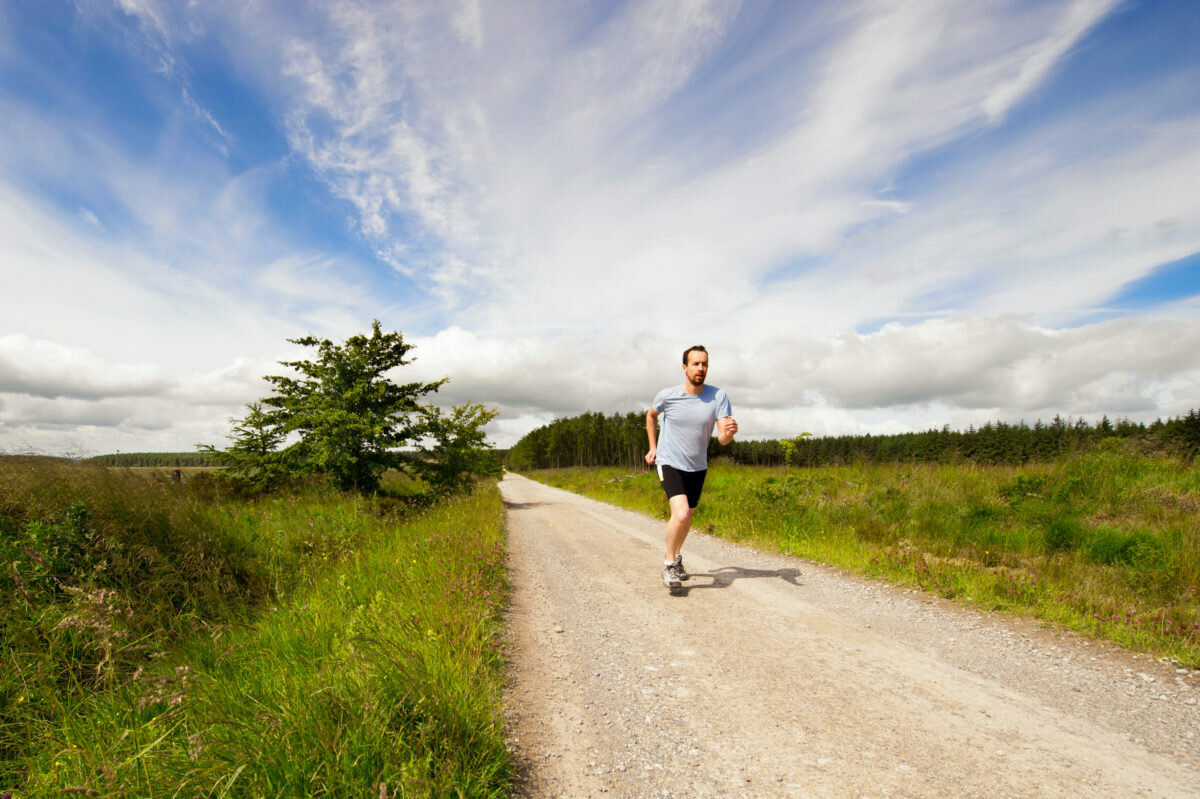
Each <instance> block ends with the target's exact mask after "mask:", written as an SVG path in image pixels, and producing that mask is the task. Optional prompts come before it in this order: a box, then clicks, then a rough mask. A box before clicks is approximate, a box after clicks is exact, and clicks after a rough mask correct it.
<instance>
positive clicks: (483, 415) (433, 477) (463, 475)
mask: <svg viewBox="0 0 1200 799" xmlns="http://www.w3.org/2000/svg"><path fill="white" fill-rule="evenodd" d="M422 413H423V414H424V417H425V435H426V439H427V440H428V441H430V442H432V443H431V444H429V445H428V446H427V447H426V448H424V449H423V451H422V454H421V457H420V458H418V459H415V460H414V461H413V462H412V466H413V469H414V470H415V471H416V472H417V474H418V475H419V476H420V477H421V479H423V480H424V481H425V482H426V483H428V484H429V485H430V486H431V487H432V488H433V489H434V490H435V491H437V492H438V493H453V492H458V491H464V490H466V489H469V488H470V487H471V485H472V484H473V480H474V477H475V476H476V475H479V476H481V477H489V476H499V475H500V473H501V467H500V457H499V456H498V455H497V454H496V452H495V450H493V449H492V448H491V445H490V444H489V443H488V442H487V438H486V434H485V433H484V430H483V428H484V427H485V426H486V425H487V423H488V422H490V421H491V420H492V419H495V418H496V414H497V411H496V409H495V408H485V407H484V406H483V405H481V404H479V403H467V404H466V405H456V406H454V408H453V409H451V410H450V412H449V413H445V412H443V411H442V410H441V409H440V408H437V407H435V406H433V405H428V406H426V407H425V408H424V409H423V411H422Z"/></svg>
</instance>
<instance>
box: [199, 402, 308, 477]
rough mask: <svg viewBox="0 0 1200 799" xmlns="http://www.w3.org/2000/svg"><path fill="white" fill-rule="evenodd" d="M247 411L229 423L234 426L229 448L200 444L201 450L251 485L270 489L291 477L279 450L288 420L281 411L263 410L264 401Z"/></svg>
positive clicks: (251, 406) (247, 407) (254, 404)
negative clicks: (220, 448) (285, 421)
mask: <svg viewBox="0 0 1200 799" xmlns="http://www.w3.org/2000/svg"><path fill="white" fill-rule="evenodd" d="M246 409H247V411H248V412H247V414H246V415H245V416H244V417H242V418H241V419H238V418H237V417H232V418H230V420H229V422H230V424H231V425H232V426H233V427H232V429H231V430H230V433H229V435H228V436H226V437H227V438H228V439H229V447H228V449H225V450H218V449H216V448H215V447H213V446H212V445H210V444H200V445H198V446H197V449H198V450H199V451H200V452H201V453H203V454H206V455H209V456H210V457H211V459H212V460H213V461H215V462H216V463H218V464H220V465H221V466H225V467H228V468H229V469H230V470H231V471H233V472H234V473H236V474H238V475H239V476H241V477H243V478H245V479H246V480H248V481H249V482H251V483H253V484H255V485H257V486H260V487H263V488H266V487H269V486H271V485H274V484H275V483H277V482H278V481H279V480H280V479H281V478H283V477H285V476H286V475H287V467H286V464H285V462H284V459H283V457H282V455H281V453H280V452H279V451H278V449H279V445H280V444H282V443H283V441H284V439H285V438H286V437H287V431H286V429H285V427H284V419H283V418H282V416H280V414H279V413H277V412H274V411H270V410H263V407H262V403H261V402H251V403H248V404H247V405H246Z"/></svg>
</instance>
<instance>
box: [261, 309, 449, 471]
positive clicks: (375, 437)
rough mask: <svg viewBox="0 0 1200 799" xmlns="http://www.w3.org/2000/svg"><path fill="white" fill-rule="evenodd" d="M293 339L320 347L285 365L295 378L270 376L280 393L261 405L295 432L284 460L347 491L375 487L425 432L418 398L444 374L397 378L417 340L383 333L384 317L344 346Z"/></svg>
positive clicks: (438, 383)
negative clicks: (415, 379)
mask: <svg viewBox="0 0 1200 799" xmlns="http://www.w3.org/2000/svg"><path fill="white" fill-rule="evenodd" d="M288 340H289V341H291V342H292V343H293V344H299V345H301V346H304V347H312V348H313V349H315V350H316V351H317V352H316V356H315V357H314V358H312V359H310V360H302V361H281V362H280V364H281V365H283V366H287V367H290V368H291V369H293V370H294V371H295V372H296V376H294V377H293V376H287V375H270V376H268V377H266V378H265V379H266V381H267V382H268V383H270V384H271V385H272V386H274V388H275V393H274V394H273V395H272V396H270V397H267V398H265V399H264V400H262V403H263V404H264V405H266V406H268V407H270V408H273V409H275V412H276V413H277V414H278V416H279V418H280V419H281V420H282V426H281V429H282V430H283V432H284V433H285V434H287V435H292V434H295V435H296V441H295V443H293V444H291V445H290V446H288V447H287V448H286V449H284V450H283V452H282V453H281V457H282V459H283V461H284V462H285V463H286V464H287V466H288V468H289V469H290V470H291V471H293V472H294V473H299V474H322V475H326V476H327V477H328V478H329V479H330V481H331V482H333V483H334V484H335V485H336V486H338V487H339V488H342V489H353V490H357V491H361V492H364V493H369V492H371V491H374V490H375V489H377V488H378V487H379V478H380V476H381V475H382V474H383V472H384V471H385V470H387V469H388V468H391V467H396V466H401V465H402V464H401V456H400V453H399V452H398V451H397V450H398V449H399V448H400V447H403V446H405V445H409V444H412V443H414V442H415V441H416V439H417V438H418V437H419V436H420V435H421V432H422V429H423V417H422V414H421V406H420V405H419V404H418V402H419V400H420V399H421V398H422V397H424V396H425V395H426V394H428V393H430V392H433V391H437V389H438V387H439V386H441V385H442V384H443V383H445V382H446V380H445V378H443V379H442V380H438V381H435V382H433V383H420V382H414V383H396V382H393V381H392V380H391V379H390V378H389V377H388V373H389V372H391V371H392V370H393V369H396V368H398V367H401V366H406V365H407V364H409V363H411V359H408V358H406V357H405V356H406V355H407V354H408V352H409V350H411V349H412V345H411V344H406V343H405V342H404V337H403V336H402V335H401V333H400V332H399V331H393V332H391V333H384V332H383V331H382V330H381V329H380V325H379V320H378V319H376V320H374V321H373V322H372V323H371V335H369V336H363V335H358V336H351V337H350V338H348V339H346V341H345V343H343V344H334V343H333V342H332V341H329V340H328V339H318V338H315V337H313V336H305V337H304V338H296V339H288Z"/></svg>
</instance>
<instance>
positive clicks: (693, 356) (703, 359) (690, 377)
mask: <svg viewBox="0 0 1200 799" xmlns="http://www.w3.org/2000/svg"><path fill="white" fill-rule="evenodd" d="M683 373H684V375H685V376H686V377H687V381H688V382H689V383H691V384H692V385H693V386H702V385H704V378H705V376H706V375H708V353H707V352H698V351H696V350H692V351H691V352H689V353H688V362H687V366H685V367H683Z"/></svg>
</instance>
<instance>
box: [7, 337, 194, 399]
mask: <svg viewBox="0 0 1200 799" xmlns="http://www.w3.org/2000/svg"><path fill="white" fill-rule="evenodd" d="M169 385H170V384H169V381H167V380H165V379H164V378H163V376H162V375H161V374H160V373H159V371H158V369H157V368H156V367H155V366H154V365H152V364H136V365H125V364H117V365H113V364H109V363H105V362H104V360H102V359H100V358H97V357H96V356H95V355H94V354H92V353H91V352H89V351H87V350H85V349H81V348H78V347H68V346H64V345H62V344H58V343H55V342H53V341H39V340H35V339H31V338H29V337H28V336H24V335H20V334H14V335H7V336H0V392H2V393H15V394H28V395H30V396H33V397H43V398H48V399H54V398H57V397H71V398H77V399H98V398H101V397H146V396H157V395H160V394H162V393H163V392H165V391H166V390H167V388H168V387H169Z"/></svg>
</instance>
